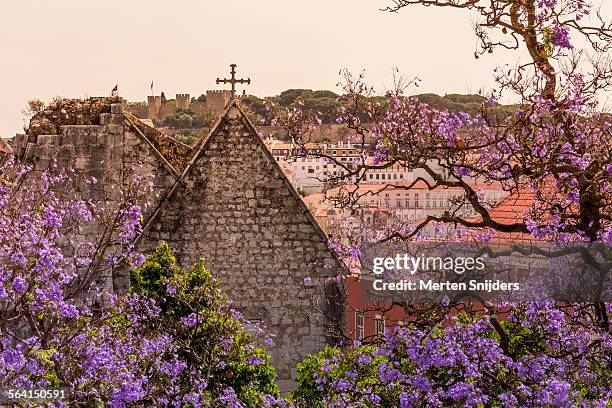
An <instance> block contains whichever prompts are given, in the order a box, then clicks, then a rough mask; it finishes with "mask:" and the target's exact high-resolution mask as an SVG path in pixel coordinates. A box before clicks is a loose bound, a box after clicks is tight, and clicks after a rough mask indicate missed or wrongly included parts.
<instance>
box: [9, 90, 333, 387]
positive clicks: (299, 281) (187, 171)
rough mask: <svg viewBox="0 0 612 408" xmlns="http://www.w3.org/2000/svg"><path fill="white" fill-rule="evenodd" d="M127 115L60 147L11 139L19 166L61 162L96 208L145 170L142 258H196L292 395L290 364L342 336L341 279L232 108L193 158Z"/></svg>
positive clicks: (119, 285) (313, 227)
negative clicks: (257, 335) (113, 188)
mask: <svg viewBox="0 0 612 408" xmlns="http://www.w3.org/2000/svg"><path fill="white" fill-rule="evenodd" d="M124 108H125V106H124V104H113V105H111V106H110V109H109V112H105V113H102V115H101V117H100V121H99V123H96V124H92V125H64V126H61V127H60V130H59V132H58V134H56V135H42V134H41V135H36V136H34V135H29V136H28V135H22V136H18V137H17V138H16V140H15V146H16V155H17V156H18V157H21V158H22V159H25V160H28V161H30V162H33V163H34V165H35V168H37V169H43V168H46V166H48V164H49V162H50V159H51V158H52V157H57V159H58V163H59V164H60V165H61V166H69V167H72V168H75V169H76V170H78V171H81V172H84V173H85V174H89V175H93V176H95V177H96V178H98V180H99V182H98V184H97V185H96V186H95V190H93V191H91V194H92V195H93V196H94V197H98V198H100V199H101V200H104V199H108V198H109V197H111V199H112V196H109V191H107V190H106V189H108V186H109V185H110V184H111V183H112V182H113V181H115V180H122V177H123V175H124V174H126V173H127V172H129V171H130V170H131V169H133V168H135V167H136V166H143V167H142V170H139V171H140V172H141V173H145V174H148V175H149V176H150V177H151V180H152V181H153V184H154V192H155V193H156V195H157V199H155V200H154V202H153V203H152V205H151V206H150V207H149V210H148V213H147V214H146V215H145V227H144V231H143V234H142V235H141V237H140V238H139V239H138V242H137V245H138V247H139V248H140V249H142V250H148V249H152V248H154V247H155V246H156V245H157V244H158V243H159V242H160V241H162V240H164V241H167V242H169V243H170V245H171V247H172V248H173V249H174V250H175V253H176V255H177V259H178V260H179V262H180V263H181V264H183V265H184V266H189V265H191V264H192V263H194V262H195V261H197V260H198V259H199V258H201V257H203V258H204V262H205V265H206V267H207V268H209V269H210V270H211V271H212V272H213V273H214V274H215V275H216V276H217V277H219V278H220V280H221V283H222V286H223V288H224V290H225V291H226V292H227V293H228V294H229V296H230V297H231V298H232V299H233V300H234V306H235V307H236V308H237V309H239V310H240V311H242V313H243V315H244V316H245V317H246V318H247V319H249V320H253V321H255V320H256V321H260V322H262V323H263V324H264V325H265V326H266V327H267V328H268V329H269V331H270V332H271V333H272V334H273V336H274V340H273V344H272V345H271V346H270V348H269V351H270V353H271V355H272V363H273V364H274V366H275V367H276V369H277V375H278V379H279V385H280V387H281V389H282V390H288V389H290V388H291V386H292V384H293V379H294V378H295V366H296V363H297V362H298V361H300V360H302V359H303V358H304V357H305V356H306V355H307V354H310V353H316V352H318V351H319V350H320V349H321V348H322V347H323V345H324V344H326V343H330V342H334V341H335V336H334V333H338V330H339V329H340V328H341V326H342V325H343V322H342V319H343V317H342V316H343V308H342V305H341V302H340V301H339V299H340V294H339V293H340V291H339V289H338V287H337V286H336V284H335V283H333V282H335V280H334V279H331V280H330V279H329V277H333V276H337V275H338V274H340V273H342V270H341V269H342V267H341V264H340V262H339V261H338V259H337V258H336V257H335V255H334V254H333V253H332V252H331V251H330V250H329V249H328V247H327V244H326V236H325V234H324V232H323V231H322V230H321V229H320V227H319V226H318V224H317V223H316V221H315V220H314V218H313V216H312V215H311V214H310V212H309V211H308V208H307V207H306V206H305V204H304V203H303V202H302V200H301V199H300V197H299V195H298V194H297V192H296V191H295V189H294V188H293V187H292V186H291V183H290V182H289V181H288V180H287V178H286V176H285V175H284V174H283V171H282V170H281V168H280V167H279V165H278V163H277V162H276V161H275V160H274V159H273V157H272V155H271V154H270V152H269V151H268V149H267V148H266V147H265V145H264V143H263V141H262V140H261V138H260V137H259V136H258V134H257V132H256V130H255V129H254V127H253V125H252V124H251V123H250V122H249V120H248V118H247V117H246V115H245V114H244V112H243V111H242V109H241V108H240V106H239V103H238V102H237V101H236V100H231V101H230V102H229V104H228V106H227V107H226V108H225V110H224V112H223V114H222V115H221V117H220V118H219V120H218V122H217V124H216V125H215V126H214V127H213V129H212V130H211V132H210V133H209V134H208V135H206V136H205V137H204V138H203V139H202V140H201V141H200V142H199V143H198V144H197V146H196V147H195V148H194V149H191V148H190V147H188V146H186V145H183V144H181V143H179V142H177V141H175V140H173V139H171V138H170V137H167V136H165V135H164V134H163V133H161V132H159V131H158V130H157V129H155V128H153V127H150V126H148V125H146V124H145V123H143V122H141V121H139V120H138V119H137V118H136V117H134V116H133V115H131V114H130V113H127V112H125V111H124ZM307 278H308V279H307ZM330 282H332V283H330ZM102 284H104V285H106V287H108V288H109V289H110V288H112V289H113V290H115V291H122V290H125V289H126V288H127V285H128V277H127V274H126V273H125V271H115V272H114V273H113V276H112V277H111V276H109V277H106V280H105V281H104V282H103V283H102Z"/></svg>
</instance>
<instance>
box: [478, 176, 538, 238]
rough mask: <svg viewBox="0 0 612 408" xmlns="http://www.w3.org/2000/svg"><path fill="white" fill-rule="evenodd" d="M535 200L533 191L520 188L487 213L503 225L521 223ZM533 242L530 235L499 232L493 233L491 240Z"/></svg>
mask: <svg viewBox="0 0 612 408" xmlns="http://www.w3.org/2000/svg"><path fill="white" fill-rule="evenodd" d="M535 200H536V198H535V194H534V193H533V191H531V190H529V189H528V188H522V189H520V190H519V191H517V192H515V193H512V194H510V195H509V196H508V197H506V198H504V199H503V200H502V201H500V202H499V204H498V205H496V206H495V207H493V208H492V209H491V210H490V211H489V214H490V215H491V218H492V219H493V220H494V221H496V222H498V223H500V224H504V225H510V224H514V223H519V222H523V221H524V220H525V215H526V213H527V212H528V211H529V210H530V209H531V207H532V205H533V203H534V202H535ZM535 240H536V239H535V237H534V236H533V235H531V234H526V233H522V232H500V231H495V234H494V235H493V239H492V241H493V242H531V241H535Z"/></svg>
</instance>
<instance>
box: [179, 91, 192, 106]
mask: <svg viewBox="0 0 612 408" xmlns="http://www.w3.org/2000/svg"><path fill="white" fill-rule="evenodd" d="M190 103H191V98H190V97H189V94H176V108H177V109H188V108H189V104H190Z"/></svg>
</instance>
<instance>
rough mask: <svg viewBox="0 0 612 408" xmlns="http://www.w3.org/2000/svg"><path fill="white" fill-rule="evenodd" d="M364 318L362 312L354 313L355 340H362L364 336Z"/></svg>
mask: <svg viewBox="0 0 612 408" xmlns="http://www.w3.org/2000/svg"><path fill="white" fill-rule="evenodd" d="M363 323H364V318H363V312H355V336H356V338H357V340H361V339H363V336H364V331H363V327H364V324H363Z"/></svg>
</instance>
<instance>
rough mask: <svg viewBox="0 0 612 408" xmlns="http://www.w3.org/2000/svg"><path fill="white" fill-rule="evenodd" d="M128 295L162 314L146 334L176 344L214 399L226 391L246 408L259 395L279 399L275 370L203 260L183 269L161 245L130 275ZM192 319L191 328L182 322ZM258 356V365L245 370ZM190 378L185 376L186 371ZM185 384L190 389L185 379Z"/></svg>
mask: <svg viewBox="0 0 612 408" xmlns="http://www.w3.org/2000/svg"><path fill="white" fill-rule="evenodd" d="M130 283H131V288H130V290H131V292H132V293H138V294H142V295H146V296H147V297H149V298H151V299H154V300H156V301H157V304H158V305H159V307H160V308H161V311H160V313H159V315H158V316H157V317H156V318H152V319H150V322H148V323H147V330H148V331H150V332H154V333H167V334H169V335H171V336H172V337H173V338H175V339H179V340H180V344H181V345H182V347H181V349H180V350H179V352H178V356H179V357H180V359H181V360H182V361H184V362H186V363H187V364H188V367H189V368H196V369H197V370H198V371H199V372H200V373H201V375H202V377H203V378H206V379H207V380H206V381H207V383H208V388H207V389H208V390H209V392H211V393H212V396H211V397H212V398H213V399H215V398H217V396H218V395H219V394H221V392H222V390H223V389H224V388H226V387H232V388H233V389H234V390H235V391H236V394H237V395H238V396H239V397H240V398H241V399H242V400H245V401H248V402H249V404H250V405H251V406H258V405H260V404H261V403H262V401H263V396H262V393H266V394H270V395H278V388H277V386H276V384H275V381H274V379H275V370H274V368H273V367H272V366H271V365H270V362H269V359H270V358H269V356H268V355H267V354H266V352H265V350H264V349H263V348H262V347H261V346H259V345H258V342H257V341H256V339H255V337H254V336H253V335H252V334H251V333H249V332H248V331H247V330H246V329H245V328H244V324H243V322H242V321H241V320H239V318H237V317H236V316H235V315H234V314H233V313H232V312H231V310H230V309H229V307H228V302H227V299H226V297H225V296H224V295H223V293H222V292H221V289H220V288H219V284H218V282H217V281H216V279H215V278H214V277H213V276H212V274H211V272H210V271H209V270H207V269H206V268H205V267H204V262H203V260H200V261H198V262H197V263H196V264H195V265H193V266H192V267H191V268H189V269H186V270H185V269H182V268H181V267H180V266H179V265H178V263H177V261H176V258H175V257H174V255H173V254H172V251H171V249H170V247H169V245H168V244H167V243H161V244H160V245H159V246H158V247H157V249H156V250H155V253H153V254H152V255H149V256H148V257H147V260H146V262H145V263H143V265H142V266H141V267H139V268H138V269H136V270H134V271H132V272H131V273H130ZM194 315H195V316H196V317H197V320H195V322H196V323H194V324H192V325H189V324H186V323H185V321H186V319H189V318H190V317H193V316H194ZM253 356H257V357H258V358H260V359H261V360H262V361H263V362H261V363H258V364H249V363H248V361H249V359H250V358H253ZM186 372H189V370H186ZM184 383H185V384H186V385H188V384H190V378H185V379H184Z"/></svg>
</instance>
